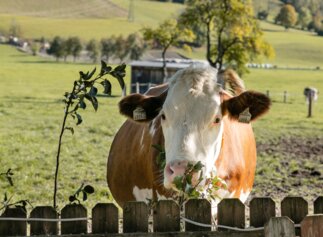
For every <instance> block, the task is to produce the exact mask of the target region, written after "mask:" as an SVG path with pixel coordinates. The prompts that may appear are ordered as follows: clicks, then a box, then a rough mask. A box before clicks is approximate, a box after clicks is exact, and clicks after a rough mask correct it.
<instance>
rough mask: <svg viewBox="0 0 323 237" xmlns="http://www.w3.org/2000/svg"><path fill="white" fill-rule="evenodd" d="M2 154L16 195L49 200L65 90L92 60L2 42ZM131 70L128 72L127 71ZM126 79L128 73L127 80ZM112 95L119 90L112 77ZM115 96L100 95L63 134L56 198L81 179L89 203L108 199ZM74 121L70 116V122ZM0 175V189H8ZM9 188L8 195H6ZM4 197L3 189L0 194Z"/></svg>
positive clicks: (48, 202) (116, 122) (3, 166)
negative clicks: (37, 53)
mask: <svg viewBox="0 0 323 237" xmlns="http://www.w3.org/2000/svg"><path fill="white" fill-rule="evenodd" d="M0 52H1V54H0V65H1V66H0V78H1V80H0V85H1V91H0V144H1V145H0V159H1V170H0V172H5V171H6V169H8V168H12V169H13V170H14V173H15V175H14V182H15V186H14V187H13V188H10V189H9V193H10V194H13V193H14V199H15V200H19V199H21V198H27V199H29V200H30V201H31V202H32V203H33V204H34V205H51V204H52V203H51V202H52V201H51V200H52V189H53V177H54V167H55V157H56V149H57V141H58V135H59V129H60V125H61V122H62V119H63V113H64V112H63V109H64V107H63V103H62V102H61V99H63V94H64V92H65V91H69V90H70V89H71V87H72V85H73V84H72V83H73V81H74V80H75V79H77V78H78V71H79V70H84V71H85V70H91V69H92V68H93V65H81V64H79V65H78V64H76V65H73V64H61V63H52V62H45V61H43V60H42V59H39V58H36V57H30V56H27V55H25V54H23V53H21V52H18V51H16V49H14V48H12V47H8V46H3V45H0ZM127 75H129V73H127ZM126 81H127V83H128V82H129V78H128V77H127V79H126ZM111 82H112V84H113V94H114V95H115V96H119V95H120V94H121V91H120V89H119V85H118V84H117V82H116V81H115V80H113V79H112V80H111ZM118 100H119V97H112V98H99V110H98V111H97V112H96V113H95V112H94V111H93V109H92V108H90V107H89V108H88V109H87V110H86V111H84V112H83V111H81V114H82V116H83V119H84V124H82V125H80V126H78V127H76V128H75V134H74V136H72V135H71V134H70V133H69V132H67V133H66V134H65V136H64V139H63V149H62V154H61V169H60V171H61V172H60V175H59V193H58V198H59V199H58V203H59V205H60V207H62V205H63V204H66V203H67V202H68V201H67V200H68V195H69V194H72V193H73V192H74V191H75V190H76V189H77V188H78V186H79V185H80V184H81V183H82V182H87V183H90V184H92V185H94V186H95V188H96V192H95V197H92V198H90V199H91V200H93V201H90V202H89V203H88V205H94V203H97V202H99V201H107V200H108V197H107V195H108V189H107V185H106V178H105V176H106V174H105V173H106V171H105V170H106V162H107V156H108V152H109V147H110V144H111V141H112V139H113V137H114V134H115V132H116V131H117V129H118V127H119V126H120V124H121V123H122V121H123V118H122V117H121V116H120V115H119V114H118V112H117V102H118ZM70 124H71V125H74V124H75V122H74V121H70ZM2 181H4V180H1V185H0V186H1V189H2V190H7V186H6V185H4V182H2ZM9 193H8V195H9ZM0 195H1V196H0V198H1V199H2V198H3V195H4V192H3V191H2V192H1V193H0Z"/></svg>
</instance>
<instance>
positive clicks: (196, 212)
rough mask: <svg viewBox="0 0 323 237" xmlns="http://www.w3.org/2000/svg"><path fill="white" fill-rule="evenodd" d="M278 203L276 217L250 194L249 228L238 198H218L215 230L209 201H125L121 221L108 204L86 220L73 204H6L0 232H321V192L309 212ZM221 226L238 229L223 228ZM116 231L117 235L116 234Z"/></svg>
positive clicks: (270, 204) (240, 236)
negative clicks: (27, 208) (25, 208)
mask: <svg viewBox="0 0 323 237" xmlns="http://www.w3.org/2000/svg"><path fill="white" fill-rule="evenodd" d="M280 205H281V206H280V210H281V216H282V217H276V207H275V202H274V201H273V200H272V199H271V198H253V199H252V200H251V202H250V206H249V211H250V212H249V218H250V219H249V222H250V226H249V227H246V213H245V212H246V208H245V205H244V204H242V203H241V202H240V200H238V199H223V200H222V201H221V202H220V203H219V205H218V218H217V225H218V226H217V230H216V231H215V229H214V227H213V228H212V226H211V224H212V221H211V220H212V217H211V204H210V203H209V202H208V201H207V200H205V199H192V200H189V201H188V202H186V203H185V205H184V214H182V212H181V210H180V208H179V206H178V205H177V204H176V203H175V202H174V201H171V200H163V201H159V202H158V203H157V204H156V205H155V206H154V207H153V208H149V207H148V206H147V205H146V204H145V203H143V202H129V203H126V205H125V207H124V209H123V219H122V220H121V221H120V219H119V210H118V208H117V207H116V206H115V205H114V204H112V203H99V204H97V205H96V206H95V207H94V208H93V209H92V213H91V218H88V213H87V209H86V208H85V207H84V206H82V205H79V204H70V205H67V206H65V207H64V208H63V209H62V210H61V212H60V214H59V213H57V212H56V211H55V210H54V209H53V208H52V207H49V206H40V207H35V208H34V209H33V210H32V211H31V212H30V215H29V217H28V218H27V216H28V215H27V213H26V212H25V211H23V209H21V208H9V209H7V210H6V211H5V212H4V213H3V214H2V215H1V217H0V236H27V234H29V235H30V236H37V235H47V236H48V235H52V236H53V235H54V236H57V235H61V236H64V235H69V236H79V235H80V234H82V236H159V237H162V236H173V237H181V236H217V237H229V236H236V237H260V236H265V237H272V236H279V237H284V236H285V237H293V236H295V233H296V235H301V236H302V237H322V236H323V214H322V213H323V196H321V197H318V198H317V199H316V200H315V201H314V208H313V210H314V214H311V215H308V203H307V201H306V200H304V199H303V198H302V197H286V198H284V199H283V200H282V202H281V203H280ZM11 218H15V220H13V219H11ZM187 221H189V222H187ZM192 222H198V223H202V224H204V225H203V226H199V225H196V223H192ZM28 225H29V226H28ZM227 227H236V228H239V230H238V229H234V230H229V231H228V230H227ZM259 227H260V228H259ZM262 227H264V228H262ZM120 229H123V234H118V233H119V232H121V231H120ZM27 230H29V231H28V233H27ZM29 232H30V233H29ZM148 232H149V233H148Z"/></svg>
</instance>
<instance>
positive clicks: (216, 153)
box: [107, 65, 271, 214]
mask: <svg viewBox="0 0 323 237" xmlns="http://www.w3.org/2000/svg"><path fill="white" fill-rule="evenodd" d="M225 82H228V83H229V84H231V88H233V92H234V93H235V94H234V95H231V94H230V93H228V92H227V91H226V90H224V89H223V85H224V84H225ZM270 104H271V102H270V99H269V98H268V97H267V96H266V95H264V94H262V93H259V92H255V91H246V90H245V89H244V86H243V83H242V81H240V80H239V79H238V78H237V75H236V74H235V73H234V72H232V71H226V72H218V71H217V70H216V69H214V68H212V67H210V66H205V65H204V66H203V65H192V66H190V67H188V68H185V69H182V70H180V71H178V72H177V73H176V74H175V75H173V76H172V77H171V78H170V79H169V81H168V83H166V84H163V85H159V86H157V87H154V88H151V89H150V90H149V91H148V92H147V93H146V94H144V95H142V94H131V95H128V96H126V97H124V98H123V99H122V100H121V101H120V102H119V109H120V113H121V114H123V115H125V116H126V117H128V119H127V120H126V121H125V123H124V124H123V125H122V127H121V128H120V129H119V131H118V132H117V134H116V136H115V138H114V141H113V143H112V145H111V148H110V153H109V157H108V164H107V181H108V186H109V189H110V191H111V194H112V196H113V197H114V199H115V200H116V202H117V203H118V204H119V205H120V206H121V207H123V206H124V204H125V202H128V201H146V202H147V200H159V199H166V198H171V197H173V195H174V194H176V192H177V191H178V190H176V187H175V185H174V179H175V177H177V176H182V175H183V174H184V173H185V170H186V168H187V166H188V164H190V163H191V164H196V163H197V162H200V163H201V164H202V170H200V171H198V172H203V173H202V174H203V177H202V178H203V181H202V182H200V183H199V185H200V186H202V187H203V185H205V183H206V180H207V179H208V178H209V177H210V174H211V173H213V174H216V176H217V177H219V178H220V179H222V180H223V182H225V184H226V188H219V190H217V197H219V200H218V201H217V202H216V203H215V204H212V205H213V206H214V205H216V204H217V203H218V202H219V201H220V200H221V199H222V198H229V197H232V198H239V199H240V200H241V201H242V202H245V201H246V199H247V197H248V195H249V193H250V191H251V188H252V186H253V182H254V175H255V168H256V157H257V156H256V143H255V138H254V134H253V130H252V127H251V124H250V123H249V122H250V121H254V120H256V119H257V118H258V117H259V116H261V115H263V114H264V113H266V112H267V111H268V110H269V107H270ZM138 111H139V112H138ZM241 118H242V119H241ZM249 120H250V121H249ZM157 144H158V145H160V146H162V147H164V149H165V155H166V164H165V168H164V169H161V168H160V166H159V165H158V164H157V162H156V157H157V156H158V155H159V151H158V150H157V149H155V148H154V147H153V146H154V145H157ZM194 175H195V177H198V176H199V175H200V174H194ZM212 210H213V214H216V208H212Z"/></svg>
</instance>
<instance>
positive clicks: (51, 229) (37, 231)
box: [30, 206, 58, 235]
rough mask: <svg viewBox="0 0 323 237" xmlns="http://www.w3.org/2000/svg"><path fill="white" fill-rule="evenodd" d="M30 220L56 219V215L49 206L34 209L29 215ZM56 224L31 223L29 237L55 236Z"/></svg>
mask: <svg viewBox="0 0 323 237" xmlns="http://www.w3.org/2000/svg"><path fill="white" fill-rule="evenodd" d="M30 218H46V219H47V218H48V219H57V218H58V213H57V212H56V211H55V209H54V208H53V207H51V206H39V207H35V208H34V209H33V210H32V211H31V213H30ZM57 234H58V222H49V221H32V222H30V235H57Z"/></svg>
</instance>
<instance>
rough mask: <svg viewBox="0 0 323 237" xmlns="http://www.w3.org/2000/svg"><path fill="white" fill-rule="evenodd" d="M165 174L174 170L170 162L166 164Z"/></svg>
mask: <svg viewBox="0 0 323 237" xmlns="http://www.w3.org/2000/svg"><path fill="white" fill-rule="evenodd" d="M165 168H166V174H167V175H172V174H174V170H173V169H172V167H171V166H170V164H168V165H166V167H165Z"/></svg>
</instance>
